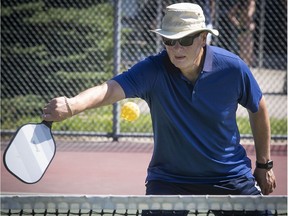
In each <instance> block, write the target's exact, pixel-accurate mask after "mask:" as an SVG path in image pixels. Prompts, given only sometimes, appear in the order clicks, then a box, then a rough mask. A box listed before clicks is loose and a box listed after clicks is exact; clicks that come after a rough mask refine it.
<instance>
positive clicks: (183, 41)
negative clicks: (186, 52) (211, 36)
mask: <svg viewBox="0 0 288 216" xmlns="http://www.w3.org/2000/svg"><path fill="white" fill-rule="evenodd" d="M193 40H194V37H191V36H188V37H184V38H181V39H180V40H179V43H180V45H181V46H191V45H192V44H193Z"/></svg>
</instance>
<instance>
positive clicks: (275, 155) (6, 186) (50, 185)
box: [1, 141, 287, 195]
mask: <svg viewBox="0 0 288 216" xmlns="http://www.w3.org/2000/svg"><path fill="white" fill-rule="evenodd" d="M5 147H6V146H5V144H3V143H2V144H1V152H2V158H3V151H4V149H5ZM245 148H246V151H247V154H248V155H249V157H250V159H251V160H252V165H253V169H254V164H255V152H254V148H253V146H252V145H245ZM152 149H153V145H152V144H151V143H147V142H146V143H141V142H137V143H134V142H123V143H122V142H111V141H109V142H87V143H86V142H85V144H79V143H77V142H75V143H73V142H72V143H71V142H70V143H67V142H64V141H57V152H56V155H55V158H54V160H53V161H52V163H51V165H50V167H49V168H48V170H47V172H46V174H45V175H44V177H43V178H42V179H41V180H40V181H39V182H38V183H36V184H25V183H22V182H20V181H19V180H18V179H16V178H15V177H14V176H12V175H11V174H10V173H8V171H7V170H6V169H5V167H4V165H3V160H2V159H1V192H2V193H16V194H20V193H21V194H22V193H37V194H40V193H53V194H95V195H96V194H97V195H108V194H109V195H144V194H145V177H146V169H147V166H148V163H149V161H150V158H151V152H152ZM271 155H272V159H273V160H274V164H275V165H274V169H273V170H274V173H275V175H276V178H277V188H276V190H275V191H274V192H273V193H272V195H287V145H286V144H285V145H272V149H271Z"/></svg>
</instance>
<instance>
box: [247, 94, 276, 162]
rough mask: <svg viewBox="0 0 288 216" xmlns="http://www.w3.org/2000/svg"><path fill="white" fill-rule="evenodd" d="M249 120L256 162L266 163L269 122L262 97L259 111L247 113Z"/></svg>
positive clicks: (267, 157)
mask: <svg viewBox="0 0 288 216" xmlns="http://www.w3.org/2000/svg"><path fill="white" fill-rule="evenodd" d="M249 119H250V125H251V130H252V133H253V137H254V143H255V150H256V160H257V161H258V162H259V163H266V162H267V161H268V160H270V159H271V158H270V139H271V131H270V121H269V115H268V111H267V108H266V104H265V99H264V97H262V99H261V101H260V104H259V110H258V111H257V112H256V113H251V112H250V111H249Z"/></svg>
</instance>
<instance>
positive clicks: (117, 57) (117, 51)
mask: <svg viewBox="0 0 288 216" xmlns="http://www.w3.org/2000/svg"><path fill="white" fill-rule="evenodd" d="M121 5H122V0H115V1H114V34H113V42H114V50H113V55H114V56H113V68H114V70H113V75H114V76H115V75H117V74H119V73H120V62H121ZM119 111H120V107H119V103H118V102H117V103H115V104H113V132H112V137H113V140H114V141H117V140H118V135H119V133H120V121H119Z"/></svg>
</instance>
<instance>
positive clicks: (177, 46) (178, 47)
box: [173, 41, 183, 49]
mask: <svg viewBox="0 0 288 216" xmlns="http://www.w3.org/2000/svg"><path fill="white" fill-rule="evenodd" d="M181 48H183V46H181V45H180V43H179V41H176V43H175V45H174V46H173V49H181Z"/></svg>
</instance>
